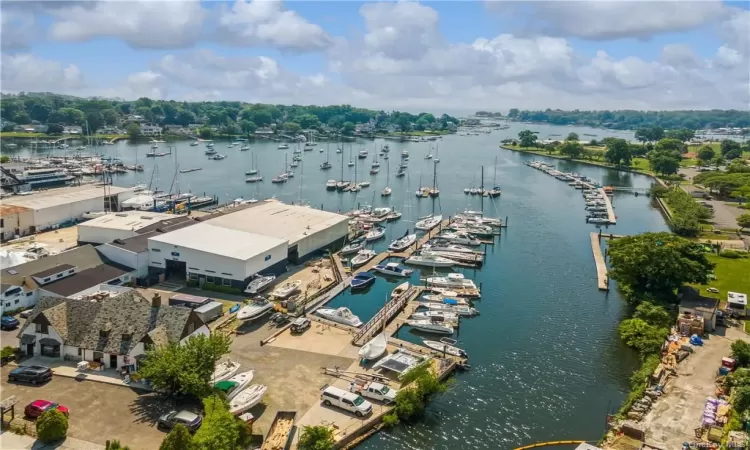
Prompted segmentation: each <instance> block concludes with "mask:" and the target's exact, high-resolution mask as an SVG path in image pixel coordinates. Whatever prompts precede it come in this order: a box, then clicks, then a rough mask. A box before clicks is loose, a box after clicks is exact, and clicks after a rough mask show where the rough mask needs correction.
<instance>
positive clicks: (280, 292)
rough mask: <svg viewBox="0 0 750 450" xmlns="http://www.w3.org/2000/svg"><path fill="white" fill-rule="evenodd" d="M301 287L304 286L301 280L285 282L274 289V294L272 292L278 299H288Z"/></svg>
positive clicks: (272, 293)
mask: <svg viewBox="0 0 750 450" xmlns="http://www.w3.org/2000/svg"><path fill="white" fill-rule="evenodd" d="M300 285H302V281H300V280H290V281H287V282H284V283H283V284H281V285H280V286H278V287H277V288H276V289H274V290H273V292H271V295H273V296H274V297H278V298H287V297H289V296H290V295H292V294H293V293H294V292H296V291H297V289H299V287H300Z"/></svg>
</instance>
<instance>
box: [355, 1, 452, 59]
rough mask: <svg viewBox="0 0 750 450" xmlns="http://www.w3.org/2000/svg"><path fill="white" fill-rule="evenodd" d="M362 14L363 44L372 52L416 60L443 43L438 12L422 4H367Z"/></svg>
mask: <svg viewBox="0 0 750 450" xmlns="http://www.w3.org/2000/svg"><path fill="white" fill-rule="evenodd" d="M359 12H360V15H361V16H362V18H363V19H364V21H365V28H366V29H367V34H365V36H364V43H365V47H366V49H367V51H368V52H370V53H373V54H382V55H383V56H385V57H388V58H393V59H414V58H417V57H419V56H422V55H424V54H425V53H426V52H427V51H428V50H430V49H431V48H433V47H434V46H435V45H436V44H438V43H439V41H440V35H439V33H438V31H437V23H438V13H437V11H435V10H434V9H432V8H430V7H428V6H424V5H422V4H420V3H417V2H396V3H384V2H381V3H365V4H364V5H363V6H362V7H361V8H360V9H359Z"/></svg>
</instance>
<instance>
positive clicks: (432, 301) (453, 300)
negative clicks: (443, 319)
mask: <svg viewBox="0 0 750 450" xmlns="http://www.w3.org/2000/svg"><path fill="white" fill-rule="evenodd" d="M434 289H439V288H433V289H431V290H432V291H433V292H434ZM419 301H421V302H425V303H427V304H428V305H427V306H428V307H429V306H431V305H447V306H469V302H467V301H466V300H465V299H463V298H458V295H457V293H456V292H454V291H449V290H447V289H446V290H442V292H441V293H439V294H425V295H423V296H421V297H420V298H419Z"/></svg>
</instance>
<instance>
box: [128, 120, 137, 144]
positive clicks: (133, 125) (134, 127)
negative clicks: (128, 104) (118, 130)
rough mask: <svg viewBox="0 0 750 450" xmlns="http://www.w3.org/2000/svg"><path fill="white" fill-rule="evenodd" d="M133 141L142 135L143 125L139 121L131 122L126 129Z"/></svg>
mask: <svg viewBox="0 0 750 450" xmlns="http://www.w3.org/2000/svg"><path fill="white" fill-rule="evenodd" d="M126 131H127V133H128V137H129V138H130V140H131V141H134V140H136V139H138V136H140V135H141V127H140V125H138V124H137V123H131V124H130V125H128V129H127V130H126Z"/></svg>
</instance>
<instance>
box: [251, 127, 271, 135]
mask: <svg viewBox="0 0 750 450" xmlns="http://www.w3.org/2000/svg"><path fill="white" fill-rule="evenodd" d="M271 134H273V130H272V129H270V128H267V127H261V128H258V129H257V130H255V135H256V136H268V135H271Z"/></svg>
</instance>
